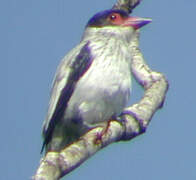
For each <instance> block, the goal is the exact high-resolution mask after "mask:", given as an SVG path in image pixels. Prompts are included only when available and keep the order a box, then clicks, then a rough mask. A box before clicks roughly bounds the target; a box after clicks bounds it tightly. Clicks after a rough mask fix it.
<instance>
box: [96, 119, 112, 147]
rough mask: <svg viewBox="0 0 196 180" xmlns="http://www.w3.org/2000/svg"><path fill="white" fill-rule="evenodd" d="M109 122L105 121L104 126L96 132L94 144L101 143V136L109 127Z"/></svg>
mask: <svg viewBox="0 0 196 180" xmlns="http://www.w3.org/2000/svg"><path fill="white" fill-rule="evenodd" d="M109 124H110V123H109V122H107V124H105V126H103V130H102V131H101V132H98V133H97V134H96V139H95V141H94V144H96V145H99V144H101V145H102V144H103V136H104V135H105V134H106V133H107V131H108V128H109Z"/></svg>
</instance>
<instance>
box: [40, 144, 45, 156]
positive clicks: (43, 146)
mask: <svg viewBox="0 0 196 180" xmlns="http://www.w3.org/2000/svg"><path fill="white" fill-rule="evenodd" d="M45 146H46V142H45V141H44V142H43V144H42V148H41V151H40V154H42V153H43V151H44V149H45Z"/></svg>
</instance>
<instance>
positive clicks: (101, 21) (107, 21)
mask: <svg viewBox="0 0 196 180" xmlns="http://www.w3.org/2000/svg"><path fill="white" fill-rule="evenodd" d="M150 22H151V19H149V18H140V17H132V16H129V14H128V13H127V12H125V11H123V10H117V9H110V10H105V11H102V12H99V13H97V14H95V15H94V16H93V17H92V18H91V19H90V20H89V21H88V23H87V25H86V35H96V34H105V35H107V34H108V35H114V36H118V37H119V36H131V34H132V33H133V32H135V30H137V29H139V28H141V27H142V26H144V25H146V24H148V23H150Z"/></svg>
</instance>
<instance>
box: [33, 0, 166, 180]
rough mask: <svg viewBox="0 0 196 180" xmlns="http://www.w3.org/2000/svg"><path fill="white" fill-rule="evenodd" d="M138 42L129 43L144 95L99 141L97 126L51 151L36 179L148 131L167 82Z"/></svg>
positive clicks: (128, 1) (125, 0)
mask: <svg viewBox="0 0 196 180" xmlns="http://www.w3.org/2000/svg"><path fill="white" fill-rule="evenodd" d="M140 1H141V0H119V1H118V2H117V3H116V4H115V5H114V6H113V8H115V9H124V10H126V11H128V12H131V11H132V9H133V8H135V7H136V6H137V5H138V4H139V3H140ZM138 45H139V32H138V35H137V37H135V40H134V41H131V43H130V51H131V53H132V54H133V60H132V72H133V75H134V77H135V78H136V79H137V81H138V82H139V83H140V85H141V86H142V87H143V88H144V89H145V93H144V96H143V98H142V99H141V100H140V101H139V102H138V103H136V104H134V105H132V106H130V107H128V108H126V109H125V110H124V112H123V113H122V115H121V116H120V117H119V118H120V119H121V121H115V120H113V121H110V122H109V124H108V129H107V131H106V132H105V133H104V135H103V136H102V139H101V141H100V142H98V141H97V135H98V134H101V133H102V131H103V128H102V127H97V128H94V129H92V130H91V131H89V132H88V133H86V134H85V135H84V136H82V137H81V138H80V139H79V140H78V141H77V142H74V143H73V144H71V145H69V146H68V147H66V148H65V149H63V150H62V151H61V152H60V153H58V152H48V153H47V154H46V155H45V157H43V159H42V160H41V162H40V166H39V168H38V170H37V172H36V174H35V176H34V177H33V179H34V180H58V179H60V178H61V177H63V176H64V175H66V174H67V173H69V172H70V171H72V170H73V169H75V168H76V167H78V166H79V165H80V164H81V163H83V162H84V161H85V160H86V159H88V158H89V157H90V156H92V155H93V154H95V153H96V152H97V151H99V150H100V149H102V148H104V147H105V146H107V145H109V144H111V143H113V142H116V141H120V140H131V139H133V138H134V137H136V136H138V135H140V134H142V133H144V132H145V130H146V128H147V126H148V124H149V122H150V120H151V118H152V116H153V114H154V113H155V112H156V110H157V109H159V108H161V107H162V105H163V103H164V99H165V95H166V92H167V89H168V82H167V80H166V78H165V77H164V75H162V74H161V73H158V72H155V71H152V70H151V69H150V68H149V67H148V65H147V64H146V63H145V61H144V58H143V55H142V53H141V52H140V49H139V47H138Z"/></svg>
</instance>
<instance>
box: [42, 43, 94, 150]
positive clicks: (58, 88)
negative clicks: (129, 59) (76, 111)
mask: <svg viewBox="0 0 196 180" xmlns="http://www.w3.org/2000/svg"><path fill="white" fill-rule="evenodd" d="M92 59H93V58H92V56H91V53H90V48H89V43H88V42H87V43H85V44H83V45H79V46H77V47H76V48H75V49H73V50H72V51H71V52H70V53H69V54H68V55H67V56H65V58H64V59H63V61H62V62H61V64H60V65H59V67H58V69H57V73H56V75H55V79H54V82H53V88H52V91H51V98H50V103H49V108H48V114H47V117H46V119H45V121H44V124H43V131H42V133H43V136H44V143H43V147H42V151H43V149H44V147H45V145H47V144H48V143H49V142H50V140H51V137H52V133H53V131H54V128H55V126H56V124H57V123H58V121H59V120H60V119H61V117H62V116H63V114H64V112H65V109H66V107H67V104H68V102H69V99H70V97H71V96H72V93H73V91H74V88H75V85H76V83H77V81H78V80H79V79H80V77H81V76H82V75H83V74H84V73H85V72H86V71H87V70H88V68H89V67H90V65H91V63H92ZM42 151H41V152H42Z"/></svg>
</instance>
